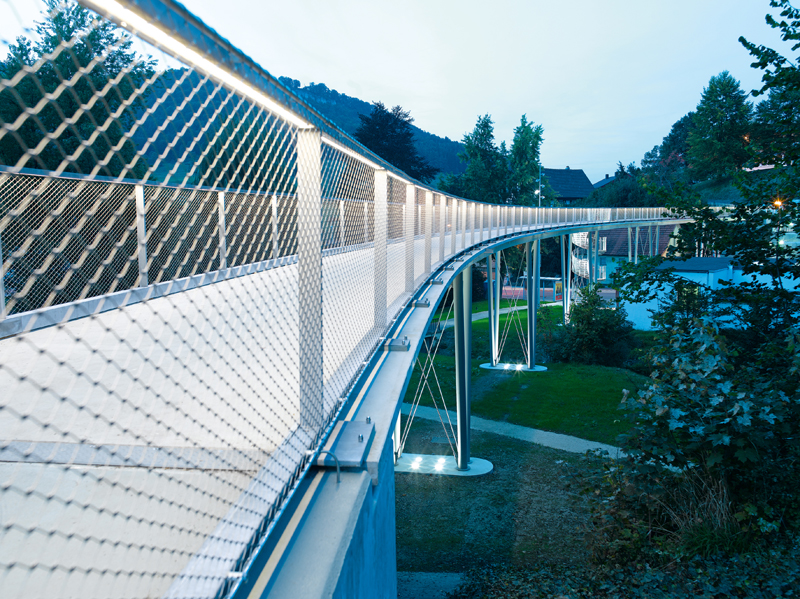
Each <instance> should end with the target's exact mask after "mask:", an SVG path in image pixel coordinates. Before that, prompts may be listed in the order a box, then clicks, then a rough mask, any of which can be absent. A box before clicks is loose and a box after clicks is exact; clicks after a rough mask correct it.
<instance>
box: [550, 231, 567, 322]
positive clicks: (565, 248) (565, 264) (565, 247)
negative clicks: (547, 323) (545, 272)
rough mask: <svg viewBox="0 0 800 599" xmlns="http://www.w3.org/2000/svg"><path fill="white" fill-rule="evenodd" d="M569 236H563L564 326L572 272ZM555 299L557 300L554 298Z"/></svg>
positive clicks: (562, 296) (562, 288) (562, 292)
mask: <svg viewBox="0 0 800 599" xmlns="http://www.w3.org/2000/svg"><path fill="white" fill-rule="evenodd" d="M568 243H569V234H567V235H562V236H561V307H562V309H563V312H564V324H567V301H568V296H567V287H568V286H569V280H570V278H571V277H570V272H569V270H568V269H569V267H570V264H569V259H568V258H567V256H568V255H569V253H570V251H569V250H570V249H571V248H570V247H569V246H568V245H567V244H568ZM553 299H555V298H553Z"/></svg>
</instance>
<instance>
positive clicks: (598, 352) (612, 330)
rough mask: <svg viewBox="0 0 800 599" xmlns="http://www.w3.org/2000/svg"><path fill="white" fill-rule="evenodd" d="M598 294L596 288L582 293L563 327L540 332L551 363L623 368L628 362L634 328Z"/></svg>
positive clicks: (623, 311) (624, 312) (625, 317)
mask: <svg viewBox="0 0 800 599" xmlns="http://www.w3.org/2000/svg"><path fill="white" fill-rule="evenodd" d="M597 290H598V286H597V285H590V286H588V287H584V288H583V289H582V290H581V293H580V298H579V301H578V302H577V303H575V304H574V305H573V306H572V308H571V310H570V315H569V323H568V324H567V326H566V327H560V328H557V329H556V328H550V329H549V330H546V331H543V342H544V344H545V345H546V347H547V353H548V357H549V358H550V359H551V360H552V361H555V362H578V363H581V364H600V365H602V366H622V365H623V364H624V363H625V362H626V360H627V359H628V357H629V355H630V353H631V349H632V347H633V346H634V345H635V343H636V342H635V339H634V337H633V325H632V324H631V323H630V322H629V321H628V314H627V312H626V311H625V309H624V308H616V309H614V308H613V307H612V306H610V305H609V304H607V303H606V302H605V301H604V300H603V299H602V298H601V297H600V296H599V295H598V294H597Z"/></svg>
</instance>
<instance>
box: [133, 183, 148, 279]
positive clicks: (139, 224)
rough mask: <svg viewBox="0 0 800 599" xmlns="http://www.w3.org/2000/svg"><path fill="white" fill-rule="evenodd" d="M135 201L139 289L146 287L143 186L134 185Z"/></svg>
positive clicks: (145, 231) (145, 228)
mask: <svg viewBox="0 0 800 599" xmlns="http://www.w3.org/2000/svg"><path fill="white" fill-rule="evenodd" d="M133 194H134V197H135V199H136V237H137V255H138V258H139V287H147V285H148V284H149V283H148V280H147V227H146V226H145V211H144V185H134V187H133Z"/></svg>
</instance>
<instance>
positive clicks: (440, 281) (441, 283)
mask: <svg viewBox="0 0 800 599" xmlns="http://www.w3.org/2000/svg"><path fill="white" fill-rule="evenodd" d="M431 285H444V281H442V280H441V279H438V278H437V279H433V280H432V281H431Z"/></svg>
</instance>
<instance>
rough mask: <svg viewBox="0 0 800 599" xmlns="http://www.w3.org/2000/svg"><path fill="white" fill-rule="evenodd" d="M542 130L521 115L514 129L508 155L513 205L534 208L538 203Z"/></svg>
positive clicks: (539, 126) (510, 191)
mask: <svg viewBox="0 0 800 599" xmlns="http://www.w3.org/2000/svg"><path fill="white" fill-rule="evenodd" d="M543 133H544V128H543V127H542V126H541V125H536V126H534V125H533V123H530V122H528V119H527V118H526V115H524V114H523V115H522V118H521V119H520V123H519V126H518V127H517V128H516V129H514V140H513V141H512V143H511V151H510V152H509V155H508V168H509V171H510V173H509V182H508V187H509V194H510V197H511V201H512V203H513V204H518V205H521V206H534V205H536V204H537V202H538V196H537V195H536V192H537V191H538V190H539V173H540V166H541V159H540V157H539V149H540V148H541V145H542V141H543V138H542V134H543Z"/></svg>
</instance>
